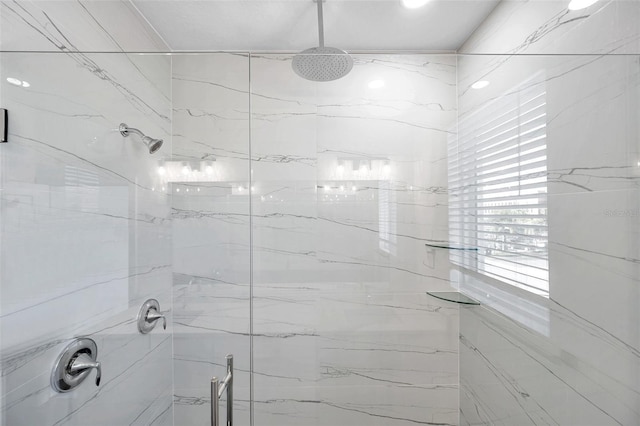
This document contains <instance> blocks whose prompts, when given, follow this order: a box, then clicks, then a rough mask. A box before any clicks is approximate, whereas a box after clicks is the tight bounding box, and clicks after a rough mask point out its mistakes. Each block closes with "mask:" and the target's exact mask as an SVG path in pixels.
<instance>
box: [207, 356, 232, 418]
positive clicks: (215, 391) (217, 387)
mask: <svg viewBox="0 0 640 426" xmlns="http://www.w3.org/2000/svg"><path fill="white" fill-rule="evenodd" d="M225 391H226V392H227V425H226V426H233V355H227V375H226V376H225V378H224V380H223V381H222V383H220V381H219V380H218V378H217V377H212V378H211V426H220V397H221V396H222V394H224V393H225Z"/></svg>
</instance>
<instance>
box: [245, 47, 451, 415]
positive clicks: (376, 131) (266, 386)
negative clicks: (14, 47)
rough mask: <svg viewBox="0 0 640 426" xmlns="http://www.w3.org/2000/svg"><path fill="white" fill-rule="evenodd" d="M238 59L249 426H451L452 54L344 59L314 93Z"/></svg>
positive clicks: (254, 60)
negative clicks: (249, 252)
mask: <svg viewBox="0 0 640 426" xmlns="http://www.w3.org/2000/svg"><path fill="white" fill-rule="evenodd" d="M291 60H292V56H291V55H275V54H273V55H252V57H251V70H252V73H251V89H252V91H251V104H252V115H251V120H252V121H251V130H252V137H251V150H252V157H251V158H252V166H251V167H252V170H253V174H252V178H253V179H252V188H251V190H252V200H253V201H252V217H253V226H252V231H253V286H254V288H253V296H254V297H253V359H254V363H253V364H254V368H253V374H254V417H255V424H256V425H274V426H275V425H356V424H358V425H361V424H368V425H373V424H375V425H385V426H389V425H396V424H398V425H401V424H407V422H411V423H425V424H427V423H436V424H456V423H457V419H458V386H457V383H458V363H457V359H458V358H457V346H458V343H457V342H458V329H457V322H458V308H457V306H452V305H449V304H447V302H444V301H439V300H437V299H434V298H431V297H430V296H428V295H427V294H426V291H429V290H434V291H435V290H445V289H449V285H448V276H449V270H448V258H447V257H446V254H445V253H441V252H436V251H433V250H429V249H428V248H427V247H426V245H425V244H427V243H438V242H442V241H444V240H446V238H447V206H446V200H447V190H446V185H447V176H446V155H447V154H446V149H447V146H446V144H447V138H448V136H449V135H450V134H451V132H452V129H454V128H455V120H456V87H455V86H456V82H455V77H456V73H455V64H456V61H455V57H453V56H447V55H433V56H431V55H354V62H355V65H354V68H353V70H352V72H351V73H350V74H349V75H347V76H346V77H344V78H342V79H340V80H337V81H332V82H322V83H316V82H311V81H306V80H303V79H301V78H300V77H299V76H297V75H296V74H294V72H293V70H292V68H291Z"/></svg>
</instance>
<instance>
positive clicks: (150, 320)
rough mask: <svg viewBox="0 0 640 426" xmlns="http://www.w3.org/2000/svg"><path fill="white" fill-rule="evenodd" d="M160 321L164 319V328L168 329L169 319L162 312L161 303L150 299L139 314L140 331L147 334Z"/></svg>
mask: <svg viewBox="0 0 640 426" xmlns="http://www.w3.org/2000/svg"><path fill="white" fill-rule="evenodd" d="M159 319H162V328H164V329H165V330H166V329H167V318H166V317H165V316H164V314H162V312H160V303H158V301H157V300H156V299H149V300H147V301H146V302H144V303H143V304H142V306H141V307H140V312H138V319H137V321H138V331H139V332H140V333H142V334H147V333H149V332H150V331H151V330H153V329H154V327H155V326H156V324H157V322H158V320H159Z"/></svg>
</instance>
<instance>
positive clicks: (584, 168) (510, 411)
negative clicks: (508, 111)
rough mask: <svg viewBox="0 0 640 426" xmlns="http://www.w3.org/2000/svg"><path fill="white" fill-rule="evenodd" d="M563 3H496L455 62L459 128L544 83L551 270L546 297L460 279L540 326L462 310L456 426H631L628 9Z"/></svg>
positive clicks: (632, 201) (634, 330) (633, 211)
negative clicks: (509, 297) (528, 312)
mask: <svg viewBox="0 0 640 426" xmlns="http://www.w3.org/2000/svg"><path fill="white" fill-rule="evenodd" d="M566 6H567V5H566V2H515V1H514V2H511V1H507V2H502V3H501V4H500V5H499V6H498V7H497V8H496V10H495V11H494V12H493V14H492V15H491V16H490V17H489V19H488V20H487V21H486V22H485V23H484V24H483V25H482V26H481V27H480V28H479V29H478V30H477V31H476V33H475V34H474V35H473V36H472V37H471V38H470V40H468V41H467V43H466V44H465V46H464V47H463V48H462V49H461V51H462V53H463V54H462V55H461V56H460V58H459V61H458V73H459V80H458V85H459V108H460V120H465V119H466V118H467V117H470V116H472V115H473V114H474V112H475V111H478V110H480V109H482V108H483V107H484V106H485V105H488V104H489V103H491V102H499V100H500V99H501V97H503V96H504V95H505V94H507V93H509V92H510V91H511V90H512V89H513V88H514V87H517V86H518V85H519V84H520V83H522V82H523V81H526V80H528V79H529V78H530V77H531V76H533V75H538V76H540V75H542V76H543V78H542V81H543V83H542V84H543V85H544V89H545V92H546V99H547V103H546V109H547V111H546V113H547V122H546V135H547V162H548V163H547V169H548V173H547V182H548V183H547V185H548V186H547V187H548V194H549V195H548V221H549V272H550V279H549V299H548V300H544V299H543V298H536V297H533V298H532V297H530V296H527V295H526V294H521V293H520V292H519V291H516V290H515V289H512V290H509V289H505V287H503V286H500V284H499V283H494V286H482V285H481V284H479V281H478V277H477V276H475V277H473V276H471V278H469V277H467V278H465V279H464V280H463V283H462V284H461V286H462V288H463V289H466V291H469V292H472V293H475V294H476V295H478V296H479V297H480V296H482V295H484V296H485V297H486V296H487V295H489V296H491V297H493V296H498V297H497V298H500V296H499V294H500V293H501V292H504V291H506V292H508V293H512V294H515V295H516V296H517V298H518V299H520V301H519V302H518V301H516V302H514V303H516V304H518V305H520V306H525V305H526V306H529V305H531V304H533V305H535V306H538V307H537V308H536V309H534V310H533V311H536V312H545V314H544V315H543V316H544V317H546V318H547V319H546V320H545V321H544V324H542V323H540V322H538V324H537V325H535V322H534V323H528V322H527V321H523V320H522V316H521V315H514V314H513V312H510V311H509V310H504V309H503V310H501V309H498V308H496V307H495V306H493V304H492V303H489V304H488V307H487V308H473V309H468V310H464V311H462V312H461V322H460V327H461V330H460V333H461V345H460V350H461V354H460V365H461V378H460V380H461V423H462V424H523V425H524V424H547V423H550V422H551V423H557V424H563V425H565V424H566V425H573V424H575V425H604V424H637V423H639V422H640V410H639V409H638V407H640V337H639V336H640V330H639V324H640V317H639V314H638V309H637V306H638V303H639V302H640V267H639V262H638V259H639V257H640V247H639V245H638V241H640V227H639V223H640V222H639V221H638V213H639V210H638V209H639V208H640V204H639V203H640V190H639V184H640V180H639V179H640V162H639V161H640V128H639V127H638V124H637V116H638V107H639V101H640V56H639V54H640V26H639V25H638V22H640V21H639V18H640V4H639V3H638V2H634V1H600V2H598V3H596V4H595V5H593V6H591V7H589V8H587V9H583V10H580V11H568V10H567V9H566ZM464 53H468V54H485V55H475V56H465V55H464ZM489 53H493V54H494V55H491V54H489ZM500 53H502V54H503V55H499V54H500ZM564 54H567V55H564ZM568 54H574V55H568ZM575 54H578V55H575ZM478 80H487V81H489V82H490V83H491V84H490V85H489V86H488V87H487V88H485V89H482V90H474V89H471V88H470V85H471V84H472V83H474V82H475V81H478ZM471 275H473V274H471ZM480 288H481V289H482V290H479V289H480ZM532 324H533V325H532Z"/></svg>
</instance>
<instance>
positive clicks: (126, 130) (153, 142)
mask: <svg viewBox="0 0 640 426" xmlns="http://www.w3.org/2000/svg"><path fill="white" fill-rule="evenodd" d="M118 130H120V134H121V135H122V136H125V137H126V136H129V134H130V133H135V134H137V135H140V136H141V137H142V143H143V144H145V145H146V146H147V148H148V149H149V154H153V153H154V152H156V151H157V150H159V149H160V147H161V146H162V144H163V142H164V141H163V140H162V139H154V138H151V137H149V136H147V135H145V134H144V133H142V132H141V131H140V130H138V129H134V128H133V127H129V126H127V125H126V124H124V123H120V127H119V128H118Z"/></svg>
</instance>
